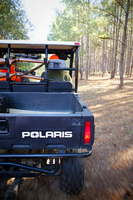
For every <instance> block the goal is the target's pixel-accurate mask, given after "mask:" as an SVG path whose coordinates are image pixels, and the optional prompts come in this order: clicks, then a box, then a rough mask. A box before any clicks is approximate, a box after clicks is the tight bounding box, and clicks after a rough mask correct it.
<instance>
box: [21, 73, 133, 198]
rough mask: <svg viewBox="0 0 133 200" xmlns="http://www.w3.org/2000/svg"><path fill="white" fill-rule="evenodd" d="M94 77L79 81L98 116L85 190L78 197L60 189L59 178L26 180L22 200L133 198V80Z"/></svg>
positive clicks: (87, 101)
mask: <svg viewBox="0 0 133 200" xmlns="http://www.w3.org/2000/svg"><path fill="white" fill-rule="evenodd" d="M118 87H119V79H118V78H115V79H113V80H111V79H110V78H109V76H106V77H104V78H101V77H100V76H91V77H89V80H88V81H87V80H80V81H79V90H78V93H79V96H80V97H81V98H82V99H83V101H84V102H85V103H86V105H87V106H88V107H89V109H90V111H91V112H92V113H93V115H94V117H95V143H94V145H93V153H92V155H91V156H90V157H88V158H86V159H85V160H84V161H85V187H84V190H83V191H82V192H81V193H80V194H78V195H67V194H64V193H63V192H61V191H60V189H59V178H58V177H56V178H55V177H48V178H40V179H32V180H30V179H26V180H25V181H24V184H23V185H22V186H21V188H20V193H19V194H20V196H19V199H20V200H57V199H61V200H131V199H133V78H126V77H125V81H124V89H123V90H119V89H118Z"/></svg>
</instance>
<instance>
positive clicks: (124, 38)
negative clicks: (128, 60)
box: [119, 0, 130, 89]
mask: <svg viewBox="0 0 133 200" xmlns="http://www.w3.org/2000/svg"><path fill="white" fill-rule="evenodd" d="M129 4H130V0H127V8H126V14H125V24H124V30H123V37H122V47H121V57H120V66H119V72H120V86H119V88H120V89H123V61H124V50H125V44H126V39H127V37H126V31H127V22H128V14H129Z"/></svg>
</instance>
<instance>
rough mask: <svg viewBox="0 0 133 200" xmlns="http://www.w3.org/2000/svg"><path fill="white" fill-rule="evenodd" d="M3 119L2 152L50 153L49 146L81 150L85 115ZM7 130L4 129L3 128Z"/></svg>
mask: <svg viewBox="0 0 133 200" xmlns="http://www.w3.org/2000/svg"><path fill="white" fill-rule="evenodd" d="M5 115H6V116H4V118H3V117H0V129H1V130H0V148H1V149H12V148H16V147H17V146H18V147H19V145H20V148H21V149H26V148H31V149H46V148H47V146H48V145H64V147H65V148H66V149H71V148H76V149H77V148H80V145H81V133H82V117H81V114H74V115H73V114H69V115H59V114H58V115H52V116H51V115H45V116H43V115H41V114H40V115H36V116H35V115H30V116H29V115H24V114H22V115H21V114H20V115H17V116H14V115H11V114H5ZM3 126H5V127H4V128H2V127H3Z"/></svg>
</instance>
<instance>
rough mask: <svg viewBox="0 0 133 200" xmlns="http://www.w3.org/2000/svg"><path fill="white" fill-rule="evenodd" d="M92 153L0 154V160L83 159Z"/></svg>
mask: <svg viewBox="0 0 133 200" xmlns="http://www.w3.org/2000/svg"><path fill="white" fill-rule="evenodd" d="M91 153H92V151H89V150H87V151H86V152H83V153H63V152H62V153H60V152H59V153H51V154H50V153H47V154H46V153H45V154H43V153H41V154H32V153H30V154H0V159H16V158H18V159H21V158H25V159H26V158H38V159H39V158H47V159H48V158H85V157H88V156H90V155H91Z"/></svg>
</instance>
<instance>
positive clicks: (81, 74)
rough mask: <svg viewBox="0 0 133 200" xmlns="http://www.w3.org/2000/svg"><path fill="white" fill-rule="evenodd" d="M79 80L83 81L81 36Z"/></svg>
mask: <svg viewBox="0 0 133 200" xmlns="http://www.w3.org/2000/svg"><path fill="white" fill-rule="evenodd" d="M80 80H83V36H82V37H81V54H80Z"/></svg>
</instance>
